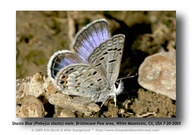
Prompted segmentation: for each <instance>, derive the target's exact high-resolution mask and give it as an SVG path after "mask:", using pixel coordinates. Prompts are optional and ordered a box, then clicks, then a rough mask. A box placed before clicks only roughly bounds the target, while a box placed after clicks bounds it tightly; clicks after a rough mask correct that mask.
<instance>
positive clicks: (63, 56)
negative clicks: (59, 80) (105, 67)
mask: <svg viewBox="0 0 192 135" xmlns="http://www.w3.org/2000/svg"><path fill="white" fill-rule="evenodd" d="M82 62H83V61H82V59H81V58H80V57H79V56H78V55H77V54H75V53H73V52H71V51H68V50H62V51H58V52H56V53H54V54H53V55H52V56H51V58H50V60H49V63H48V66H47V72H48V76H49V77H50V78H51V79H52V80H54V79H55V77H56V75H57V73H58V72H59V71H60V70H61V69H62V68H63V67H66V66H68V65H70V64H74V63H82Z"/></svg>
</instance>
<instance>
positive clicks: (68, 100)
mask: <svg viewBox="0 0 192 135" xmlns="http://www.w3.org/2000/svg"><path fill="white" fill-rule="evenodd" d="M48 101H49V103H51V104H53V105H55V106H59V107H61V108H64V109H68V110H73V111H80V112H84V113H87V112H98V111H99V110H100V107H99V106H98V105H97V104H95V103H92V102H91V100H89V99H87V98H83V97H70V96H68V95H65V94H62V93H56V94H52V95H50V96H49V97H48Z"/></svg>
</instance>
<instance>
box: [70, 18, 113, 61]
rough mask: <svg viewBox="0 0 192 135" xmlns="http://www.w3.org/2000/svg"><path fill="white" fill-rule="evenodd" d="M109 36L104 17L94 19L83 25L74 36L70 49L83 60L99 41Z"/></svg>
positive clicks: (85, 59)
mask: <svg viewBox="0 0 192 135" xmlns="http://www.w3.org/2000/svg"><path fill="white" fill-rule="evenodd" d="M108 38H110V32H109V28H108V24H107V22H106V21H105V20H104V19H101V20H97V21H94V22H92V23H90V24H89V25H87V26H86V27H84V28H83V29H82V30H81V31H80V32H79V33H78V34H77V35H76V37H75V40H74V43H73V44H72V47H71V48H72V49H73V50H74V51H75V52H76V53H77V54H78V55H79V56H80V57H81V58H82V59H83V60H84V61H87V57H88V56H89V55H90V54H91V53H92V52H93V50H94V49H95V48H96V47H98V46H99V45H100V44H101V43H103V42H104V41H106V40H107V39H108Z"/></svg>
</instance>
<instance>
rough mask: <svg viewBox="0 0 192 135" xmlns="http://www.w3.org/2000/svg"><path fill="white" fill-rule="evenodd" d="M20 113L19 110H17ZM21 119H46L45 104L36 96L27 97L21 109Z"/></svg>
mask: <svg viewBox="0 0 192 135" xmlns="http://www.w3.org/2000/svg"><path fill="white" fill-rule="evenodd" d="M17 111H18V110H17ZM19 116H20V117H44V116H45V110H44V106H43V103H42V102H41V101H40V100H39V99H37V98H36V97H34V96H30V95H28V96H26V97H25V98H24V99H23V101H22V105H21V107H20V115H19Z"/></svg>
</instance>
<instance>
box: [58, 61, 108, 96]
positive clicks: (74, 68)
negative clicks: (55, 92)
mask: <svg viewBox="0 0 192 135" xmlns="http://www.w3.org/2000/svg"><path fill="white" fill-rule="evenodd" d="M55 83H56V86H57V88H58V89H59V90H61V91H62V92H63V93H65V94H68V95H77V96H83V97H89V98H92V99H94V98H95V97H94V96H99V94H100V92H101V91H103V90H104V88H105V87H107V86H108V84H107V81H106V78H105V77H104V76H102V74H100V73H99V71H98V70H97V69H96V68H94V67H91V66H90V65H89V64H83V63H82V64H71V65H69V66H66V67H64V68H62V69H61V70H60V71H59V72H58V74H57V76H56V78H55ZM95 99H98V97H97V98H95Z"/></svg>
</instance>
